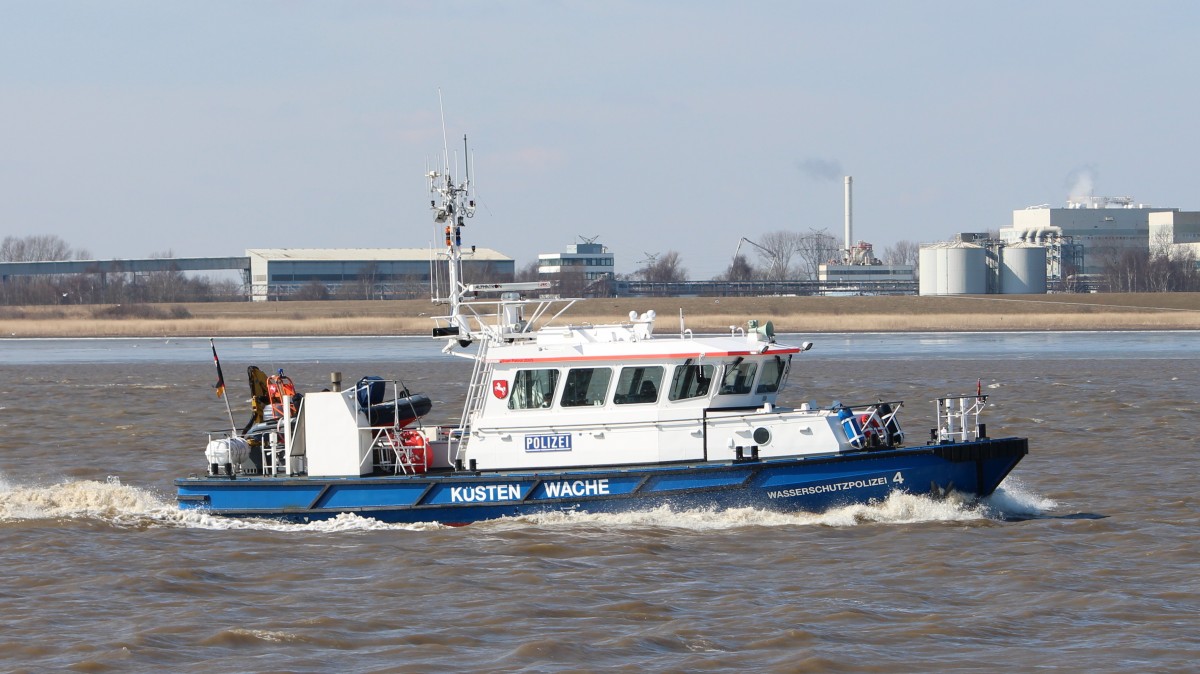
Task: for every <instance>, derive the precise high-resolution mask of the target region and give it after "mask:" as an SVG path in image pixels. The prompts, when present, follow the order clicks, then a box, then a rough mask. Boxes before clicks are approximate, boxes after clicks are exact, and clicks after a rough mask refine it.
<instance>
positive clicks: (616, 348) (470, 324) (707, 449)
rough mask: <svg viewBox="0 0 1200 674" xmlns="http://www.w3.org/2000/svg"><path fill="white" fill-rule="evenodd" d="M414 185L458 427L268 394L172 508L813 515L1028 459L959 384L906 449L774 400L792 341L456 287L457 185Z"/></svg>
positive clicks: (340, 401)
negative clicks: (439, 237) (436, 240)
mask: <svg viewBox="0 0 1200 674" xmlns="http://www.w3.org/2000/svg"><path fill="white" fill-rule="evenodd" d="M464 142H465V139H464ZM446 163H447V164H448V162H446ZM427 177H428V178H429V182H430V189H431V192H432V193H433V194H434V195H435V199H434V200H433V201H432V202H431V206H432V209H433V213H434V218H435V220H436V222H437V223H440V224H444V225H445V249H444V252H443V254H442V256H443V257H444V258H445V260H446V263H447V264H446V269H447V275H448V281H449V283H448V290H447V293H446V294H447V297H445V298H444V299H443V300H440V301H441V302H442V303H443V304H446V305H447V306H448V309H449V310H448V313H447V314H446V315H445V316H441V317H439V318H436V319H435V321H436V327H434V328H433V336H434V337H435V338H438V339H443V340H445V342H446V344H445V347H444V348H443V351H445V352H446V353H450V354H454V355H458V356H463V357H466V358H470V359H472V360H473V361H474V367H473V370H472V373H471V379H470V382H469V387H468V390H467V396H466V401H465V404H464V407H463V410H462V414H461V417H460V419H459V421H458V423H456V424H452V425H424V424H423V422H422V420H421V416H423V415H424V413H425V412H427V411H428V410H429V407H428V405H427V404H426V405H423V407H422V409H421V410H419V413H418V410H412V411H408V410H407V409H406V407H405V405H403V404H397V403H396V402H394V401H397V400H404V399H406V398H405V396H406V395H410V394H408V392H407V391H403V390H401V387H400V385H399V383H398V382H392V381H382V380H376V381H370V382H365V383H364V382H360V383H359V385H356V386H351V387H348V388H346V389H345V390H337V388H339V387H334V388H335V390H329V391H322V392H309V393H306V394H304V395H303V398H302V400H300V401H299V404H296V400H295V397H294V395H290V394H289V392H288V391H287V389H286V388H280V389H277V391H276V394H274V395H277V396H279V398H280V399H279V400H278V401H277V402H276V401H274V400H271V401H270V402H271V403H272V406H273V407H276V408H277V410H278V414H276V415H273V416H272V418H273V419H275V422H274V425H268V429H267V430H266V431H265V432H264V430H263V429H262V428H261V427H260V428H259V429H258V435H257V436H256V438H255V439H253V441H248V440H247V439H246V438H245V437H242V436H241V434H238V433H236V432H235V433H230V434H228V435H229V437H222V438H215V439H213V438H210V442H209V445H208V448H207V450H206V454H207V458H208V462H207V463H208V470H207V472H206V474H205V475H203V476H192V477H187V478H181V479H178V480H176V481H175V485H176V487H177V489H178V496H177V498H178V502H179V505H180V507H181V508H184V509H204V510H206V511H208V512H211V513H213V514H216V515H223V516H235V517H267V518H284V519H288V520H293V521H311V520H321V519H327V518H330V517H334V516H337V515H339V514H341V513H355V514H357V515H360V516H364V517H370V518H374V519H377V520H382V521H386V522H441V523H445V524H465V523H470V522H475V521H479V520H484V519H491V518H497V517H505V516H520V515H527V514H535V513H541V512H547V511H583V512H616V511H628V510H640V509H648V508H654V507H657V506H662V505H667V506H670V507H673V508H676V509H692V508H703V509H722V508H731V507H747V506H748V507H756V508H763V509H770V510H780V511H795V510H809V511H819V510H822V509H825V508H828V507H832V506H836V505H841V504H848V503H855V502H864V503H865V502H870V501H872V500H882V499H885V498H886V497H887V496H888V494H889V493H891V492H893V491H896V490H900V491H905V492H912V493H933V494H936V495H944V494H947V493H949V492H952V491H956V492H960V493H962V494H965V495H968V496H974V497H983V496H987V495H989V494H991V493H992V492H993V491H994V490H995V489H996V487H997V486H998V485H999V484H1000V482H1001V481H1002V480H1003V479H1004V478H1005V476H1007V475H1008V473H1009V472H1010V471H1011V470H1012V469H1013V468H1014V467H1015V466H1016V465H1017V463H1018V462H1019V461H1020V460H1021V458H1022V457H1024V456H1025V454H1027V453H1028V443H1027V440H1026V439H1024V438H1015V437H1005V438H991V437H988V435H987V430H986V426H985V425H984V424H982V423H980V413H981V412H982V410H983V408H984V404H985V401H986V399H987V396H985V395H983V394H982V393H981V392H980V391H979V390H978V388H977V390H976V392H975V394H974V395H970V394H968V395H961V396H949V397H943V398H939V399H938V400H937V401H936V415H937V417H936V418H937V427H936V428H935V429H933V430H931V432H930V438H929V440H928V441H927V442H925V443H923V444H915V445H912V446H908V445H906V444H905V439H906V438H905V434H904V432H903V430H902V429H901V426H900V422H899V418H898V413H899V411H900V409H901V405H902V403H901V402H899V401H887V402H883V401H877V402H873V403H869V404H862V405H858V404H843V403H841V402H834V403H832V404H831V405H828V406H817V405H816V404H813V403H805V404H802V405H800V406H799V407H788V406H785V405H781V404H779V403H778V400H779V396H780V393H781V392H782V391H783V390H784V387H785V386H786V384H787V383H788V380H789V378H790V377H791V376H792V374H793V371H794V370H795V369H797V367H798V365H799V364H800V362H801V361H802V360H803V358H804V354H805V353H806V352H807V351H808V350H809V349H810V348H811V346H812V344H811V343H808V342H803V343H799V344H786V343H782V342H780V341H777V339H776V336H775V334H774V330H773V328H772V325H771V323H769V322H766V323H763V324H759V323H757V322H754V321H750V322H748V324H747V325H746V326H745V327H744V328H740V327H739V328H732V329H731V330H730V331H729V333H728V334H721V335H697V334H693V333H692V332H691V331H690V330H688V329H687V328H685V327H684V320H683V317H682V316H681V317H680V326H679V332H678V334H670V335H661V334H658V333H656V332H655V322H656V318H657V317H656V315H655V312H654V311H646V312H644V313H641V314H638V313H636V312H634V313H631V314H630V315H629V316H628V317H627V319H625V320H621V321H618V322H615V323H613V324H610V325H571V324H567V323H562V324H559V323H558V322H559V321H560V319H561V318H562V316H563V314H564V312H565V311H566V310H567V309H568V308H569V307H570V306H571V305H572V304H573V303H574V302H576V300H573V299H538V298H526V297H525V296H523V294H522V293H532V292H533V291H537V290H544V289H545V288H546V287H547V284H543V283H524V284H523V283H510V284H488V285H480V284H474V285H472V284H465V283H463V280H462V275H461V262H462V259H463V257H464V255H469V254H470V253H469V251H468V250H465V249H464V248H463V245H462V230H463V227H464V225H465V222H466V218H471V217H473V216H474V214H475V202H474V200H473V198H472V197H471V182H470V173H469V167H468V170H467V179H466V180H463V181H461V182H457V183H456V182H455V181H454V180H453V179H452V178H451V176H450V172H449V169H448V168H445V169H443V170H442V171H440V172H439V171H432V172H430V173H429V174H428V176H427ZM214 355H215V350H214ZM218 370H219V361H218ZM292 393H293V394H294V392H292ZM389 393H390V394H391V398H392V401H393V402H392V403H391V404H390V405H389V404H388V402H387V401H385V400H383V399H384V398H386V397H388V394H389ZM426 402H427V399H426ZM381 405H382V409H384V410H390V412H385V413H375V412H373V410H378V409H380V406H381ZM260 421H261V420H260ZM267 421H268V424H269V422H270V421H271V419H268V420H267Z"/></svg>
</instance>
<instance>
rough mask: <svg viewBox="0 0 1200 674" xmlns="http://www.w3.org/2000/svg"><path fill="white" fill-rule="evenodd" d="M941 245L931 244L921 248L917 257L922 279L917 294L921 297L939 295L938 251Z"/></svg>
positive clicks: (919, 281) (918, 284)
mask: <svg viewBox="0 0 1200 674" xmlns="http://www.w3.org/2000/svg"><path fill="white" fill-rule="evenodd" d="M940 248H941V244H938V243H931V244H926V245H923V246H921V250H920V252H919V253H918V255H917V260H918V264H919V266H918V267H917V269H919V270H920V274H921V277H920V278H919V279H918V283H917V292H918V293H919V294H921V295H937V294H938V291H937V287H938V277H939V274H940V272H939V271H938V250H939V249H940Z"/></svg>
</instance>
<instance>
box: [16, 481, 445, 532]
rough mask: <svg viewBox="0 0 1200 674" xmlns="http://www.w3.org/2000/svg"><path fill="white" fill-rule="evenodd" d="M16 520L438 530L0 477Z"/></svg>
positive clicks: (121, 487)
mask: <svg viewBox="0 0 1200 674" xmlns="http://www.w3.org/2000/svg"><path fill="white" fill-rule="evenodd" d="M20 520H79V521H95V522H103V523H106V524H110V525H113V526H119V527H134V528H141V527H152V526H165V527H183V528H195V529H216V530H225V529H258V530H264V531H311V532H340V531H377V530H381V529H405V530H423V529H431V528H440V525H437V524H418V525H393V524H384V523H383V522H379V521H378V520H373V519H370V518H366V517H359V516H357V515H353V514H349V513H346V514H343V515H339V516H337V517H335V518H332V519H330V520H326V521H323V522H309V523H305V524H290V523H286V522H279V521H275V520H253V519H238V518H230V517H216V516H214V515H210V514H208V513H206V512H204V511H203V510H180V509H179V508H178V507H177V506H176V505H175V503H174V499H171V498H164V497H162V496H160V495H158V494H156V493H154V492H153V491H150V490H147V489H140V488H138V487H133V486H130V485H125V484H121V483H120V482H119V481H112V482H98V481H94V480H72V481H65V482H60V483H57V484H52V485H49V486H22V485H14V484H12V483H10V482H9V481H7V480H5V479H4V478H3V477H0V523H4V522H13V521H20Z"/></svg>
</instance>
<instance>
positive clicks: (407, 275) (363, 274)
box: [246, 248, 515, 302]
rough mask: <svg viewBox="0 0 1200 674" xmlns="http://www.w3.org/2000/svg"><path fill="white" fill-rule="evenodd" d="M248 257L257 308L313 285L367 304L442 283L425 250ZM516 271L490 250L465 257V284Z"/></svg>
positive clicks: (436, 261)
mask: <svg viewBox="0 0 1200 674" xmlns="http://www.w3.org/2000/svg"><path fill="white" fill-rule="evenodd" d="M246 256H247V257H248V258H249V259H250V277H251V292H250V299H252V300H254V301H258V302H261V301H266V300H274V299H284V298H287V297H289V296H291V295H294V294H295V293H296V292H298V291H299V290H300V289H301V288H304V287H305V286H310V285H312V284H313V283H319V284H320V285H322V286H324V287H325V288H326V289H327V290H329V291H330V292H331V293H338V292H339V291H341V290H343V289H345V288H347V287H348V286H355V285H357V286H358V287H361V288H362V289H363V290H364V291H365V294H366V295H369V297H370V298H379V299H400V298H413V297H421V296H425V295H427V294H428V293H429V288H430V284H431V283H437V282H438V281H442V282H444V279H445V271H444V270H445V267H446V262H445V260H444V259H441V258H440V256H439V255H437V253H436V251H433V250H430V249H426V248H256V249H251V250H247V251H246ZM439 270H440V271H439ZM514 271H515V262H514V261H513V259H512V258H511V257H508V256H506V255H503V254H501V253H498V252H496V251H494V250H491V249H489V248H474V249H472V250H471V252H469V253H468V252H465V251H464V256H463V281H464V282H465V283H472V282H477V283H495V282H503V281H511V280H512V278H513V274H514Z"/></svg>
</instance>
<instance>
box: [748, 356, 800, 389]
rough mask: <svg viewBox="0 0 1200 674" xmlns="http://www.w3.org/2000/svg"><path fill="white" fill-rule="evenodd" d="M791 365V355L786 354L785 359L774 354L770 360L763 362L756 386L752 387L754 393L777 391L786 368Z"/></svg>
mask: <svg viewBox="0 0 1200 674" xmlns="http://www.w3.org/2000/svg"><path fill="white" fill-rule="evenodd" d="M791 365H792V357H791V356H788V357H787V360H784V359H783V358H780V357H779V356H775V357H774V358H772V359H771V360H768V361H766V362H764V363H763V371H762V377H761V378H760V379H759V380H758V388H756V389H754V392H755V393H777V392H778V391H779V387H780V385H782V384H783V378H784V377H785V376H787V371H788V368H790V367H791Z"/></svg>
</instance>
